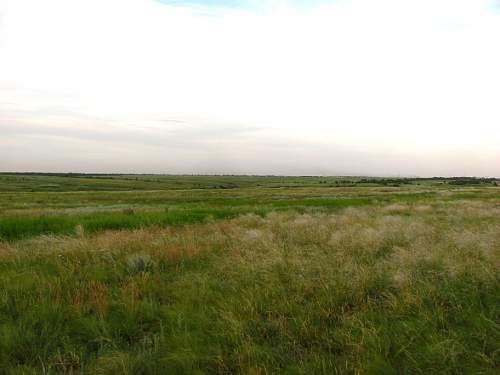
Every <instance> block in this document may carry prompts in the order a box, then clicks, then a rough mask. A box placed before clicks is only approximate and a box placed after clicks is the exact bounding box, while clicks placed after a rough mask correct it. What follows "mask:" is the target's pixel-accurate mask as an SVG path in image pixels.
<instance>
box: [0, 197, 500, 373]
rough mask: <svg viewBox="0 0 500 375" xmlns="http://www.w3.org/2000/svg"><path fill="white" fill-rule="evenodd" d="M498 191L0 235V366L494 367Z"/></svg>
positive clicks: (66, 369) (22, 369)
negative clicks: (467, 197) (480, 197)
mask: <svg viewBox="0 0 500 375" xmlns="http://www.w3.org/2000/svg"><path fill="white" fill-rule="evenodd" d="M499 223H500V206H499V205H498V202H497V201H483V202H481V201H457V202H454V201H452V202H443V203H437V202H434V203H433V204H432V205H427V204H424V203H419V202H416V203H415V202H410V203H405V202H399V203H390V204H383V205H370V206H362V207H361V206H360V207H357V208H347V209H345V210H342V211H336V212H324V213H311V214H307V213H305V214H301V213H298V212H294V211H291V212H280V213H278V212H269V213H267V214H263V216H257V215H254V214H247V215H244V216H240V217H237V218H233V219H230V220H221V221H213V222H208V223H207V222H204V223H199V224H191V225H185V226H180V227H179V226H178V227H169V228H159V227H151V228H144V229H138V230H121V231H105V232H98V233H89V231H87V232H86V231H85V229H83V230H81V231H79V232H78V236H76V235H73V236H72V237H67V236H61V237H57V236H41V237H33V238H31V239H26V240H22V241H15V242H0V373H1V374H4V373H5V374H196V373H199V374H206V373H214V374H215V373H219V374H224V373H225V374H234V373H245V374H270V373H282V374H334V373H338V374H399V373H415V374H429V373H434V374H443V373H444V374H446V373H448V374H457V373H467V374H469V373H470V374H495V373H497V370H498V366H499V364H500V352H499V349H498V348H499V347H498V343H499V342H500V327H499V321H500V319H499V318H500V283H499V281H500V280H499V276H498V275H499V273H498V271H499V269H498V268H499V262H500V225H499Z"/></svg>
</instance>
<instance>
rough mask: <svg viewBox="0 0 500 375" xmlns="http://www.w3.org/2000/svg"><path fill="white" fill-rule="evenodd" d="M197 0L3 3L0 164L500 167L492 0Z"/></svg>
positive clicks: (174, 168)
mask: <svg viewBox="0 0 500 375" xmlns="http://www.w3.org/2000/svg"><path fill="white" fill-rule="evenodd" d="M165 3H169V4H165ZM177 3H181V2H177ZM200 3H201V2H196V1H192V2H191V5H190V6H185V2H184V3H183V6H179V5H178V4H177V5H172V2H169V1H163V3H161V2H158V1H149V0H106V1H102V0H86V1H77V0H45V1H36V0H11V1H9V0H8V1H5V0H4V1H2V0H0V132H1V133H0V170H47V171H49V170H50V171H52V170H54V171H55V170H57V171H63V170H72V171H102V172H105V171H110V172H119V171H123V172H131V171H133V172H166V173H182V172H184V173H203V172H205V173H263V174H265V173H276V174H338V173H341V174H368V175H374V174H384V175H398V174H399V175H497V176H500V109H499V108H500V107H499V106H498V103H500V90H499V87H500V70H499V69H498V66H500V49H499V48H498V47H497V45H498V40H500V14H499V13H498V12H497V11H495V10H494V6H493V5H494V3H493V2H491V1H486V0H484V1H483V0H420V1H412V0H380V1H372V0H350V1H349V0H337V1H319V2H318V1H314V2H302V3H301V4H299V3H300V2H297V1H294V2H289V1H254V2H251V1H245V2H232V4H230V5H231V6H229V7H228V6H225V5H224V4H212V5H211V6H210V7H208V6H207V2H204V4H205V5H200ZM213 3H217V2H215V1H214V2H213ZM226 3H227V2H226ZM236 3H238V4H236ZM226 5H227V4H226ZM299 5H300V6H299ZM306 5H307V6H306ZM208 8H209V9H208Z"/></svg>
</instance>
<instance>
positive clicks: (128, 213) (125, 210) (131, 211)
mask: <svg viewBox="0 0 500 375" xmlns="http://www.w3.org/2000/svg"><path fill="white" fill-rule="evenodd" d="M122 212H123V214H125V215H128V216H132V215H134V214H135V211H134V209H133V208H125V209H124V210H123V211H122Z"/></svg>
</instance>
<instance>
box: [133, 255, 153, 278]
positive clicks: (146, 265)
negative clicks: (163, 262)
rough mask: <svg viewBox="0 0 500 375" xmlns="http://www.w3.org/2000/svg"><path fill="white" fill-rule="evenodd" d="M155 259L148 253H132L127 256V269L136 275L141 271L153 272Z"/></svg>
mask: <svg viewBox="0 0 500 375" xmlns="http://www.w3.org/2000/svg"><path fill="white" fill-rule="evenodd" d="M153 269H154V261H153V259H152V258H151V256H150V255H148V254H132V255H129V256H128V257H127V271H128V272H129V273H130V274H132V275H134V274H137V273H141V272H151V271H153Z"/></svg>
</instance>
